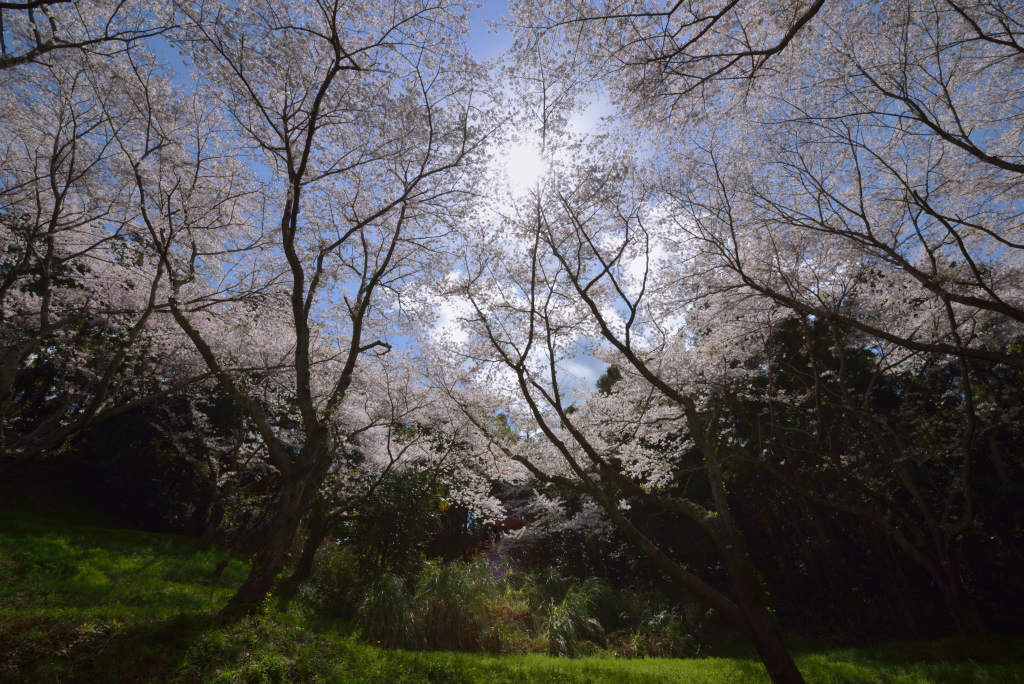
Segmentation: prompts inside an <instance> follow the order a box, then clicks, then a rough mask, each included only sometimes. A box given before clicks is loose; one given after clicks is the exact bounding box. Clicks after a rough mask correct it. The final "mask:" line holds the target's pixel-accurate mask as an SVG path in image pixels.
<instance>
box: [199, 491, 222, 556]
mask: <svg viewBox="0 0 1024 684" xmlns="http://www.w3.org/2000/svg"><path fill="white" fill-rule="evenodd" d="M223 520H224V506H223V505H221V503H220V502H219V501H218V502H216V503H214V504H213V511H212V512H211V513H210V517H209V518H207V520H206V525H205V526H204V528H203V532H202V534H200V535H199V539H197V540H196V547H197V548H200V549H205V548H207V547H209V546H210V544H212V543H213V538H214V536H215V535H216V534H217V532H218V531H219V530H220V524H221V522H222V521H223Z"/></svg>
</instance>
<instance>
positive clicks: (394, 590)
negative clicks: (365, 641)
mask: <svg viewBox="0 0 1024 684" xmlns="http://www.w3.org/2000/svg"><path fill="white" fill-rule="evenodd" d="M359 622H360V623H361V624H362V625H363V627H364V628H365V630H366V634H367V636H368V637H369V638H370V641H371V642H374V643H377V644H380V645H381V646H386V647H388V648H410V649H411V648H417V647H418V646H420V643H421V642H420V639H419V638H418V637H419V635H418V630H417V629H416V627H417V625H416V615H415V612H414V604H413V601H412V596H410V594H409V591H408V590H407V589H406V587H405V582H404V581H403V580H402V578H401V577H399V576H398V575H393V574H387V575H384V576H383V577H381V578H380V579H379V580H378V581H377V582H375V583H374V584H373V586H372V587H370V590H369V591H368V592H367V594H366V598H364V599H363V603H362V605H361V606H360V607H359Z"/></svg>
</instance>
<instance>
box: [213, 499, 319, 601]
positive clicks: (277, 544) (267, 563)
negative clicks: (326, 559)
mask: <svg viewBox="0 0 1024 684" xmlns="http://www.w3.org/2000/svg"><path fill="white" fill-rule="evenodd" d="M302 508H303V507H302V487H301V484H300V483H295V482H289V483H287V484H286V485H285V486H284V487H282V489H281V493H280V496H279V498H278V500H277V503H276V504H275V506H274V510H273V513H272V517H271V520H270V525H269V526H268V529H267V536H266V538H265V539H264V540H263V543H262V544H260V548H259V550H258V551H257V552H256V555H255V556H254V557H253V559H252V567H251V569H250V570H249V576H248V577H246V578H245V582H243V583H242V586H241V587H239V589H238V591H237V592H235V595H234V596H232V597H231V599H230V600H229V601H228V603H227V605H226V606H225V607H224V609H223V610H221V613H220V615H221V617H223V618H227V619H235V618H240V617H243V616H245V615H248V614H252V613H256V612H259V610H260V607H261V605H262V603H263V600H264V599H265V598H266V597H267V594H269V593H270V591H271V590H272V589H273V588H274V582H275V580H276V579H277V575H278V573H280V572H281V570H282V569H283V568H284V563H285V559H286V556H287V553H288V549H289V548H290V547H291V545H292V540H293V539H294V538H295V532H296V531H297V530H298V528H299V522H300V521H301V520H302V513H303V511H302Z"/></svg>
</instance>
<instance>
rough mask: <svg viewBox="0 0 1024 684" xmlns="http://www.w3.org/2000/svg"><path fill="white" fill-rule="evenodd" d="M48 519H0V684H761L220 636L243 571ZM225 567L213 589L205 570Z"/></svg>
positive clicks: (944, 655)
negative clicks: (224, 609)
mask: <svg viewBox="0 0 1024 684" xmlns="http://www.w3.org/2000/svg"><path fill="white" fill-rule="evenodd" d="M103 522H104V521H102V520H99V519H96V518H92V519H90V518H89V517H88V516H85V517H83V516H81V515H77V519H73V520H72V521H69V520H68V519H67V516H66V513H65V514H61V513H60V511H55V510H54V509H53V508H50V509H48V510H43V511H39V510H37V511H36V512H35V513H34V514H33V513H32V512H31V511H29V512H26V508H25V507H19V509H18V511H17V512H16V513H12V512H6V513H5V512H3V511H0V682H7V681H11V682H20V681H30V682H74V681H80V682H107V681H109V682H293V681H294V682H373V683H375V684H376V683H381V682H408V683H412V682H437V683H448V682H451V683H460V684H461V683H467V684H468V683H472V682H487V683H488V684H499V683H504V682H508V683H509V684H512V683H519V682H546V683H549V684H550V683H552V682H578V683H583V682H607V683H613V682H614V683H636V684H640V683H648V682H649V683H652V684H659V683H661V682H666V683H667V682H693V683H698V682H707V683H712V682H714V683H718V682H767V678H766V677H765V675H764V672H763V669H762V668H761V666H760V664H758V663H757V662H756V661H754V660H751V659H744V658H706V659H699V660H659V659H645V660H631V661H627V660H617V659H612V658H584V659H580V660H574V661H573V660H564V659H558V658H550V657H547V656H501V657H490V656H481V655H470V654H462V653H406V652H401V651H385V650H383V649H380V648H375V647H373V646H371V645H367V644H363V643H360V642H359V641H358V640H357V639H356V638H355V637H353V636H352V635H351V634H350V633H349V629H348V628H347V627H346V626H345V625H340V624H333V623H325V622H322V621H313V620H307V619H306V618H304V617H303V616H302V615H300V614H297V613H290V614H287V615H282V614H280V613H277V612H275V611H274V610H272V609H271V610H270V611H268V616H267V617H265V618H261V619H252V620H248V621H244V622H241V623H238V624H234V625H229V626H222V625H217V624H216V623H215V621H214V620H213V614H214V613H215V611H216V610H217V608H219V607H220V606H221V605H223V603H224V602H225V601H226V600H227V598H228V596H229V595H230V594H231V592H232V590H233V588H234V587H235V586H237V585H238V583H240V582H241V580H242V578H243V577H244V574H245V572H246V563H245V561H244V559H243V558H241V557H233V556H231V555H229V554H227V553H226V552H225V551H223V550H220V549H211V550H208V551H202V552H199V551H196V550H195V549H194V548H193V547H192V542H191V540H190V539H187V538H184V537H175V536H172V535H161V534H149V533H143V532H136V531H131V530H119V529H111V528H109V527H105V526H98V525H97V523H103ZM222 561H227V566H226V568H225V569H224V571H223V574H222V575H221V576H220V577H215V576H214V569H215V568H216V567H217V565H218V564H219V563H221V562H222ZM798 663H799V665H800V667H801V669H802V670H803V671H804V673H805V675H806V676H807V679H808V681H809V682H817V683H825V682H836V683H840V682H842V683H845V682H901V683H903V682H906V683H908V684H909V683H915V684H918V683H919V684H925V683H932V682H1021V683H1024V641H1022V640H1014V639H1005V638H986V639H975V640H969V639H956V640H947V641H943V642H933V643H916V644H900V645H893V646H887V647H882V648H875V649H866V650H841V651H828V652H820V653H804V654H802V655H799V656H798Z"/></svg>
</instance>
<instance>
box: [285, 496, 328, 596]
mask: <svg viewBox="0 0 1024 684" xmlns="http://www.w3.org/2000/svg"><path fill="white" fill-rule="evenodd" d="M330 529H331V516H330V512H329V511H328V510H327V506H326V504H325V503H324V501H323V499H321V498H319V497H318V498H317V500H316V502H315V503H314V504H313V513H312V515H311V517H310V521H309V529H308V530H307V532H306V542H305V544H304V545H303V547H302V555H301V556H299V562H298V563H297V564H296V565H295V569H294V570H292V574H291V575H289V576H288V578H287V579H286V580H284V581H283V582H281V584H279V585H278V587H277V595H278V597H279V599H280V602H281V609H282V610H284V609H286V608H287V607H288V603H289V602H290V601H291V600H292V599H293V598H295V594H296V593H297V592H298V591H299V587H301V586H302V585H303V584H304V583H305V582H307V581H308V580H309V578H310V577H311V576H312V575H313V561H314V560H316V552H317V551H318V550H319V549H320V546H321V545H322V544H323V543H324V539H326V538H327V533H328V532H329V531H330Z"/></svg>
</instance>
